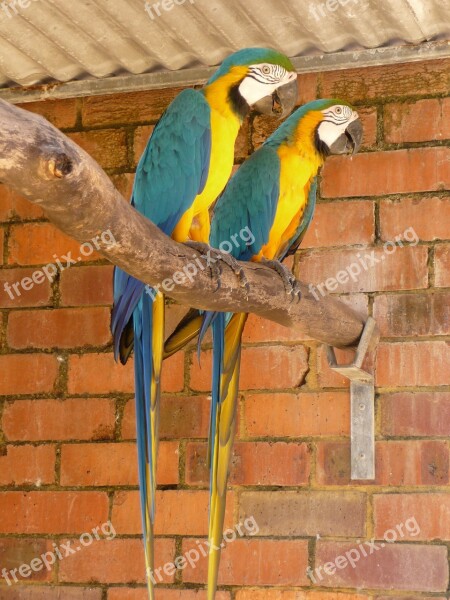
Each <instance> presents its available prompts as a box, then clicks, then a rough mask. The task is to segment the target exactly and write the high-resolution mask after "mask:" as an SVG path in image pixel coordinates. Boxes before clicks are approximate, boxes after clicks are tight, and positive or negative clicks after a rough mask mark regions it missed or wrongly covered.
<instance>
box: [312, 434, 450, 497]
mask: <svg viewBox="0 0 450 600" xmlns="http://www.w3.org/2000/svg"><path fill="white" fill-rule="evenodd" d="M375 475H376V478H375V480H374V481H370V482H366V483H365V485H368V483H369V484H370V485H390V486H407V485H418V486H419V485H426V486H431V485H447V484H448V482H449V452H448V446H447V444H446V443H445V442H440V441H420V442H419V441H401V442H397V441H395V442H376V444H375ZM316 479H317V483H318V484H319V485H350V484H353V485H355V482H352V481H351V480H350V445H349V443H347V442H344V443H343V442H321V443H318V444H317V463H316Z"/></svg>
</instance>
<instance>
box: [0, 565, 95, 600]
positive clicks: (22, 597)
mask: <svg viewBox="0 0 450 600" xmlns="http://www.w3.org/2000/svg"><path fill="white" fill-rule="evenodd" d="M44 570H45V569H44ZM27 581H29V579H27ZM101 598H102V590H101V589H100V588H97V589H94V588H85V587H68V586H55V587H50V586H47V585H40V586H20V587H19V588H15V589H10V590H8V596H5V600H101ZM0 599H1V600H3V596H2V592H1V590H0Z"/></svg>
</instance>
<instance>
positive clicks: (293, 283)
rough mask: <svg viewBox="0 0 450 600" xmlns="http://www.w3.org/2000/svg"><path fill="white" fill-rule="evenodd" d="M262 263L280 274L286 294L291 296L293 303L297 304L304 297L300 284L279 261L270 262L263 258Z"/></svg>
mask: <svg viewBox="0 0 450 600" xmlns="http://www.w3.org/2000/svg"><path fill="white" fill-rule="evenodd" d="M261 262H262V263H263V264H264V265H266V267H269V268H271V269H273V270H274V271H275V272H276V273H278V275H279V276H280V277H281V279H282V281H283V283H284V287H285V290H286V294H288V296H291V300H292V301H294V300H297V302H299V301H300V299H301V297H302V293H301V289H300V284H299V282H298V281H297V279H296V278H295V277H294V275H293V274H292V272H291V271H290V270H289V269H288V268H287V267H286V266H285V265H283V263H282V262H280V261H279V260H268V259H265V258H263V259H262V260H261Z"/></svg>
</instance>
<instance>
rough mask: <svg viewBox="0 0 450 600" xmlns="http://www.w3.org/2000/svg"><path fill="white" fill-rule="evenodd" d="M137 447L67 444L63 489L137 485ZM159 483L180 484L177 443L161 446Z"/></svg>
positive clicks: (62, 460)
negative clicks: (68, 487) (67, 487)
mask: <svg viewBox="0 0 450 600" xmlns="http://www.w3.org/2000/svg"><path fill="white" fill-rule="evenodd" d="M137 483H138V475H137V449H136V444H132V443H120V444H109V443H103V444H68V445H64V446H63V447H62V451H61V485H70V486H73V485H76V486H100V485H101V486H120V485H137ZM158 483H159V484H161V485H167V484H174V483H178V443H177V442H161V443H160V446H159V455H158Z"/></svg>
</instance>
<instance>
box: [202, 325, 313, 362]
mask: <svg viewBox="0 0 450 600" xmlns="http://www.w3.org/2000/svg"><path fill="white" fill-rule="evenodd" d="M307 339H308V337H307V336H306V335H305V334H302V333H300V332H299V331H298V330H297V329H296V328H295V327H285V326H284V325H279V324H278V323H275V322H274V321H269V320H268V319H264V318H263V317H258V316H257V315H254V314H250V315H249V317H248V319H247V323H246V324H245V329H244V334H243V336H242V341H243V343H244V344H246V343H251V344H256V343H259V342H276V343H282V342H299V341H304V340H307ZM202 360H203V357H202Z"/></svg>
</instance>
